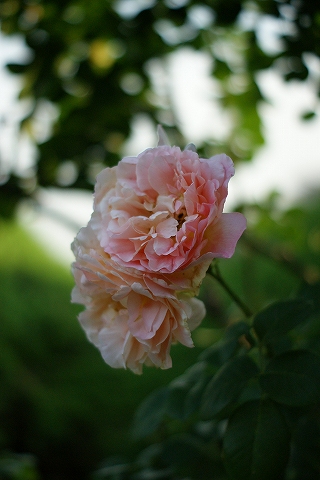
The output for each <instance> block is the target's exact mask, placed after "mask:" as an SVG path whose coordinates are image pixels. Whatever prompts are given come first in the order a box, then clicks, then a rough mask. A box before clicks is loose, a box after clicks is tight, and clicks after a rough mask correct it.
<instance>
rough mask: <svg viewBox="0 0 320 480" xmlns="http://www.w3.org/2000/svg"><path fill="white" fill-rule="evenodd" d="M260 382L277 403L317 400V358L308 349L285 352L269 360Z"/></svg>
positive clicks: (319, 362)
mask: <svg viewBox="0 0 320 480" xmlns="http://www.w3.org/2000/svg"><path fill="white" fill-rule="evenodd" d="M259 381H260V386H261V388H262V390H263V391H264V392H265V393H267V394H268V395H269V396H270V398H272V399H273V400H275V401H276V402H279V403H283V404H285V405H290V406H294V407H298V406H305V405H312V404H314V403H317V402H320V357H319V356H318V355H315V354H313V353H311V352H308V351H307V350H293V351H290V352H285V353H283V354H281V355H279V356H277V357H275V358H273V359H272V360H271V361H270V363H269V364H268V365H267V367H266V369H265V372H264V373H263V374H261V375H260V378H259Z"/></svg>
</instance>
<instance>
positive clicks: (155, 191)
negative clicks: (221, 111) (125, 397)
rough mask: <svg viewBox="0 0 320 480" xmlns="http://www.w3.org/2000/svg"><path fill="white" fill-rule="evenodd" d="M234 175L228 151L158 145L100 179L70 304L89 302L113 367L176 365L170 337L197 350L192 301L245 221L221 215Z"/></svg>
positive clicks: (84, 321)
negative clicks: (204, 153) (204, 152)
mask: <svg viewBox="0 0 320 480" xmlns="http://www.w3.org/2000/svg"><path fill="white" fill-rule="evenodd" d="M159 133H160V140H163V137H164V133H163V131H162V130H160V132H159ZM161 143H163V141H162V142H161ZM233 173H234V168H233V163H232V161H231V160H230V158H229V157H227V156H226V155H218V156H215V157H212V158H210V159H209V160H205V159H202V158H199V156H198V155H197V154H196V153H195V152H194V151H193V149H192V147H191V148H187V149H186V150H184V151H181V150H180V149H179V148H178V147H170V146H168V145H160V146H158V147H156V148H150V149H148V150H145V151H144V152H143V153H141V154H140V155H138V157H126V158H124V159H123V160H121V162H120V163H119V164H118V166H117V167H113V168H106V169H105V170H103V171H102V172H101V173H100V174H99V175H98V177H97V183H96V187H95V198H94V211H93V214H92V216H91V219H90V221H89V223H88V226H87V227H85V228H82V229H81V230H80V232H79V233H78V235H77V237H76V239H75V241H74V242H73V244H72V249H73V252H74V255H75V258H76V261H75V263H74V264H73V274H74V278H75V282H76V287H75V288H74V290H73V294H72V301H73V302H76V303H80V304H83V305H84V306H85V311H83V312H82V313H80V315H79V321H80V323H81V325H82V326H83V328H84V330H85V331H86V333H87V336H88V338H89V339H90V341H91V342H92V343H94V345H96V346H97V347H98V348H99V350H100V351H101V354H102V356H103V358H104V360H105V361H106V362H107V363H108V364H109V365H111V366H112V367H116V368H118V367H123V368H129V369H131V370H133V371H134V372H136V373H141V371H142V366H143V364H146V365H155V366H158V367H161V368H169V367H171V357H170V348H171V345H172V343H176V342H180V343H182V344H183V345H186V346H188V347H192V346H193V342H192V339H191V334H190V332H191V331H192V330H193V329H194V328H196V327H197V326H198V325H199V324H200V322H201V321H202V319H203V317H204V315H205V308H204V305H203V303H202V302H201V301H200V300H198V299H196V298H194V297H195V296H196V295H197V294H198V291H199V287H200V284H201V282H202V280H203V278H204V276H205V274H206V271H207V269H208V267H209V265H210V263H211V261H212V259H213V258H215V257H230V256H231V255H232V254H233V252H234V249H235V246H236V243H237V241H238V239H239V237H240V236H241V234H242V232H243V230H244V229H245V227H246V221H245V218H244V217H243V215H241V214H240V213H222V211H223V206H224V202H225V199H226V196H227V186H228V182H229V180H230V178H231V176H232V175H233Z"/></svg>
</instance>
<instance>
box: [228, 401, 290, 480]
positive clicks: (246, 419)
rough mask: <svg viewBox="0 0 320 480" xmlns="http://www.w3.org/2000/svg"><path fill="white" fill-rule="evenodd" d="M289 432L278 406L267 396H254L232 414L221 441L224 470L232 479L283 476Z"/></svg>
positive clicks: (266, 479)
mask: <svg viewBox="0 0 320 480" xmlns="http://www.w3.org/2000/svg"><path fill="white" fill-rule="evenodd" d="M289 449H290V434H289V431H288V427H287V425H286V422H285V419H284V417H283V415H282V413H281V411H280V410H279V407H278V406H277V405H276V404H274V403H272V402H270V400H264V399H260V400H253V401H251V402H246V403H244V404H243V405H241V406H240V407H239V408H238V409H237V410H236V411H235V412H234V413H233V415H231V417H230V419H229V422H228V427H227V430H226V434H225V436H224V441H223V455H224V462H225V465H226V468H227V472H228V474H229V476H230V478H231V479H234V480H278V479H280V478H283V473H284V470H285V468H286V465H287V461H288V457H289Z"/></svg>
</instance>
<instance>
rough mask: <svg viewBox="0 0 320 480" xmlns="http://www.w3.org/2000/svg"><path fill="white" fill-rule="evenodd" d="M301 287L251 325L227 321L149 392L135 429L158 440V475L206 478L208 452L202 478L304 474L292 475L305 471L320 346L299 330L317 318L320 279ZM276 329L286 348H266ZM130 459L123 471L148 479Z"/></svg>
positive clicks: (319, 381) (318, 399) (317, 399)
mask: <svg viewBox="0 0 320 480" xmlns="http://www.w3.org/2000/svg"><path fill="white" fill-rule="evenodd" d="M303 291H304V296H305V298H303V297H302V296H301V290H300V291H299V292H297V297H296V298H292V299H290V300H283V301H282V302H281V301H277V302H275V303H273V304H271V305H269V306H268V307H267V308H265V309H264V310H263V311H261V312H259V313H257V314H256V315H255V316H254V318H253V321H252V326H250V324H249V323H246V322H239V323H236V324H235V325H233V326H232V327H231V328H229V329H227V330H226V332H225V335H224V337H225V338H222V339H221V340H220V341H219V342H218V343H217V344H215V345H214V346H213V347H209V348H208V349H207V350H205V351H204V352H203V353H202V354H201V355H200V358H199V361H198V362H197V363H195V364H194V365H193V366H192V367H190V368H189V369H188V370H186V372H185V373H184V374H183V375H181V376H180V377H178V378H176V379H174V380H173V381H172V382H171V383H169V384H168V385H167V386H165V387H161V389H158V390H156V391H155V392H153V393H152V394H151V395H150V396H149V397H147V398H146V399H145V400H144V402H143V403H142V405H141V407H140V408H139V409H138V411H137V414H136V417H135V429H134V432H135V435H136V438H141V437H147V438H149V439H151V438H153V439H154V440H156V441H157V443H156V445H157V448H156V449H155V450H154V451H153V453H154V456H152V460H150V459H149V460H150V461H149V462H148V463H147V467H148V469H150V472H151V471H152V472H153V473H154V475H155V477H154V478H167V479H171V478H172V479H179V478H183V477H182V475H183V472H184V471H186V472H188V475H189V478H194V479H197V478H199V476H198V475H199V470H198V471H197V472H196V471H193V468H194V458H195V456H196V457H197V456H198V455H200V452H201V456H202V460H201V462H202V470H203V473H202V474H201V478H204V479H207V478H208V479H209V478H225V479H227V478H228V479H230V480H242V479H243V480H254V479H256V480H264V479H266V480H270V479H275V480H277V479H283V480H285V479H289V478H297V479H298V478H299V477H298V476H295V475H296V473H292V472H296V471H297V469H294V468H291V470H290V465H291V464H293V463H294V460H295V458H296V457H299V455H297V451H299V449H300V448H301V446H300V447H299V446H298V444H297V440H296V437H295V432H296V429H297V427H298V425H299V423H300V422H303V421H307V419H308V418H309V417H310V414H311V412H312V409H313V408H316V409H317V411H318V409H319V405H320V389H319V385H320V373H319V372H320V356H319V353H320V350H319V352H318V354H316V353H313V352H312V351H311V349H307V348H306V349H303V350H302V349H300V348H299V342H300V336H301V331H299V328H305V327H306V326H307V325H308V324H312V323H313V321H314V320H313V319H314V316H316V317H317V320H318V321H319V319H320V309H319V305H318V306H315V304H314V303H313V304H312V308H311V307H310V305H311V302H310V296H314V295H315V286H314V285H313V286H310V287H307V286H306V285H304V287H303ZM307 291H309V294H307ZM310 292H311V293H310ZM308 297H309V298H308ZM254 337H255V340H254ZM278 337H281V338H284V337H286V338H287V339H288V343H287V344H286V350H285V351H284V352H280V353H279V351H277V349H273V350H272V349H270V348H266V346H267V345H269V342H272V341H274V340H275V338H278ZM231 340H232V341H235V342H236V344H237V346H235V344H234V343H232V342H231ZM305 340H307V338H305ZM309 340H310V341H311V342H312V339H311V338H309ZM231 345H232V348H231ZM310 346H311V343H310ZM292 408H294V409H295V410H294V412H293V410H292ZM225 425H226V428H225ZM318 432H319V430H318V431H317V433H316V434H315V435H316V436H317V437H316V438H318V441H319V439H320V436H319V433H318ZM182 439H183V440H182ZM176 442H178V443H176ZM180 442H183V445H184V446H183V448H182V447H181V446H180V445H181V443H180ZM184 442H187V445H188V446H186V445H185V443H184ZM315 442H317V440H315ZM168 445H169V446H170V448H169V449H168ZM191 446H192V447H191ZM180 448H181V451H180ZM189 448H191V451H190V452H189ZM316 448H317V447H316ZM292 449H293V450H292ZM295 449H296V452H295V455H294V456H293V454H292V451H294V450H295ZM164 452H165V453H164ZM290 452H291V453H290ZM191 458H192V459H193V460H191ZM305 461H306V459H305ZM222 462H223V463H222ZM196 463H197V462H196ZM223 464H224V466H225V470H224V467H223ZM129 465H130V469H131V473H130V474H129V476H124V477H121V476H120V478H130V479H131V478H132V479H133V478H145V477H144V474H145V466H144V468H143V469H141V466H139V463H134V464H128V468H129ZM132 469H133V470H132ZM212 469H213V470H212ZM132 471H135V472H137V471H138V472H140V473H139V474H138V473H135V474H134V475H132ZM214 471H216V472H217V471H219V472H220V473H219V474H218V473H216V474H215V473H213V472H214ZM143 472H144V473H143ZM290 472H291V473H290ZM127 473H128V471H127ZM318 473H319V470H318ZM131 475H132V476H131ZM136 475H137V476H136ZM158 475H159V476H158ZM215 475H216V476H215ZM219 475H220V476H219ZM287 475H289V476H288V477H287ZM290 475H293V476H292V477H290ZM103 478H116V477H113V476H112V475H111V476H105V477H103ZM312 478H313V477H312ZM314 478H317V477H314Z"/></svg>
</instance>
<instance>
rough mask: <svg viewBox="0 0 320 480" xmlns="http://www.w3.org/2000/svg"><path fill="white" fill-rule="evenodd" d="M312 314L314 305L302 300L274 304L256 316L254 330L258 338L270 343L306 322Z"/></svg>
mask: <svg viewBox="0 0 320 480" xmlns="http://www.w3.org/2000/svg"><path fill="white" fill-rule="evenodd" d="M311 312H312V303H311V302H309V301H307V300H305V299H302V298H299V299H294V300H287V301H284V302H277V303H273V304H272V305H270V306H268V307H267V308H265V309H264V310H262V311H261V312H259V313H258V314H257V315H256V316H255V318H254V320H253V328H254V330H255V332H256V334H257V336H258V338H259V339H260V340H261V341H262V342H264V343H268V341H270V340H272V339H274V338H276V337H279V336H280V335H284V334H285V333H287V332H289V331H290V330H292V329H293V328H294V327H296V326H297V325H299V324H300V323H302V322H304V321H306V320H307V319H308V318H309V317H310V315H311Z"/></svg>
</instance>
